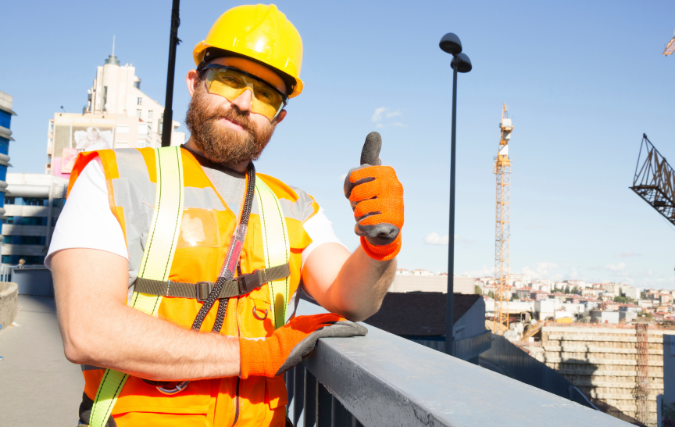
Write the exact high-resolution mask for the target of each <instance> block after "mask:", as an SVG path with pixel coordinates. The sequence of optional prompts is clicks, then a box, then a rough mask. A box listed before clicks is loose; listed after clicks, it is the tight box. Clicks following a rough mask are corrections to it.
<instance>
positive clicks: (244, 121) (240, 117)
mask: <svg viewBox="0 0 675 427" xmlns="http://www.w3.org/2000/svg"><path fill="white" fill-rule="evenodd" d="M205 116H206V117H204V119H205V120H206V121H216V120H218V119H227V120H229V121H231V122H232V123H234V124H237V125H239V126H241V127H243V128H244V129H245V130H247V131H248V132H252V131H253V129H252V127H253V124H252V123H251V118H250V114H249V113H244V112H242V111H241V110H239V108H237V106H236V105H230V108H227V109H225V108H218V109H217V110H216V111H211V112H209V113H207V114H205Z"/></svg>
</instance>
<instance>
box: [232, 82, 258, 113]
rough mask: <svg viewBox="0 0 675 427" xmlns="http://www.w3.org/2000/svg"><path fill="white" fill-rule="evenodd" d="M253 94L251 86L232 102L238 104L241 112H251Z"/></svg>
mask: <svg viewBox="0 0 675 427" xmlns="http://www.w3.org/2000/svg"><path fill="white" fill-rule="evenodd" d="M252 96H253V90H252V89H251V88H250V87H249V88H246V89H245V90H244V92H242V94H241V95H239V96H238V97H237V98H236V99H235V100H234V101H232V103H233V104H234V105H236V106H237V108H238V109H239V111H241V112H244V111H246V112H250V111H251V100H252V98H251V97H252Z"/></svg>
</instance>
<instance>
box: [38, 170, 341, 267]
mask: <svg viewBox="0 0 675 427" xmlns="http://www.w3.org/2000/svg"><path fill="white" fill-rule="evenodd" d="M97 160H98V161H92V162H89V164H88V165H87V166H86V167H85V168H84V170H83V171H82V173H81V174H80V176H79V177H78V178H77V181H75V185H73V188H72V189H71V191H70V195H69V196H68V202H67V203H66V204H65V206H64V208H63V211H62V212H61V215H60V216H59V220H58V221H57V223H56V226H55V227H54V234H53V236H52V239H51V243H50V245H49V252H48V253H47V257H46V258H45V266H47V268H50V259H51V256H52V254H54V253H55V252H58V251H60V250H63V249H72V248H87V249H98V250H102V251H107V252H110V253H113V254H116V255H119V256H121V257H123V258H126V259H129V255H128V252H127V246H126V243H125V241H124V234H123V233H122V228H121V227H120V224H119V222H117V218H115V216H114V215H113V213H112V211H111V210H110V204H109V202H108V186H107V185H106V180H105V175H104V174H103V168H102V166H101V163H100V160H99V159H97ZM303 227H304V228H305V231H306V232H307V234H308V235H309V237H310V238H311V239H312V243H311V244H310V245H309V246H307V247H306V248H305V249H304V250H303V251H302V265H303V266H304V265H305V261H306V260H307V257H308V256H309V254H310V253H311V252H312V251H313V250H314V249H316V248H317V247H318V246H320V245H322V244H324V243H329V242H335V243H339V244H341V245H342V242H341V241H340V239H338V237H337V236H336V235H335V231H334V230H333V223H331V222H330V221H329V220H328V218H327V217H326V215H325V214H324V212H323V209H321V208H319V212H317V214H316V215H314V216H313V217H311V218H310V219H308V220H307V221H305V223H304V224H303ZM343 246H344V245H343Z"/></svg>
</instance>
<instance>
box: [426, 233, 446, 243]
mask: <svg viewBox="0 0 675 427" xmlns="http://www.w3.org/2000/svg"><path fill="white" fill-rule="evenodd" d="M424 241H425V242H427V243H428V244H430V245H447V244H448V241H449V239H448V235H447V234H446V235H445V236H441V235H440V234H438V233H436V232H435V231H432V232H431V233H429V234H427V237H425V238H424Z"/></svg>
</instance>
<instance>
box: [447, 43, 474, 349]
mask: <svg viewBox="0 0 675 427" xmlns="http://www.w3.org/2000/svg"><path fill="white" fill-rule="evenodd" d="M439 46H440V48H441V50H442V51H443V52H445V53H449V54H450V55H452V61H450V67H452V137H451V141H452V142H451V145H450V227H449V228H450V230H449V232H448V294H447V298H446V306H445V352H446V353H447V354H449V355H451V356H452V355H453V353H454V344H455V334H454V330H453V329H454V323H455V322H454V319H453V315H454V308H455V307H454V305H455V297H454V288H455V284H454V276H455V274H454V272H455V127H456V126H455V125H456V122H457V73H458V72H459V73H468V72H469V71H471V60H470V59H469V57H468V56H466V54H464V53H462V42H461V41H459V37H457V35H456V34H454V33H448V34H446V35H444V36H443V38H442V39H441V42H440V43H439Z"/></svg>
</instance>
